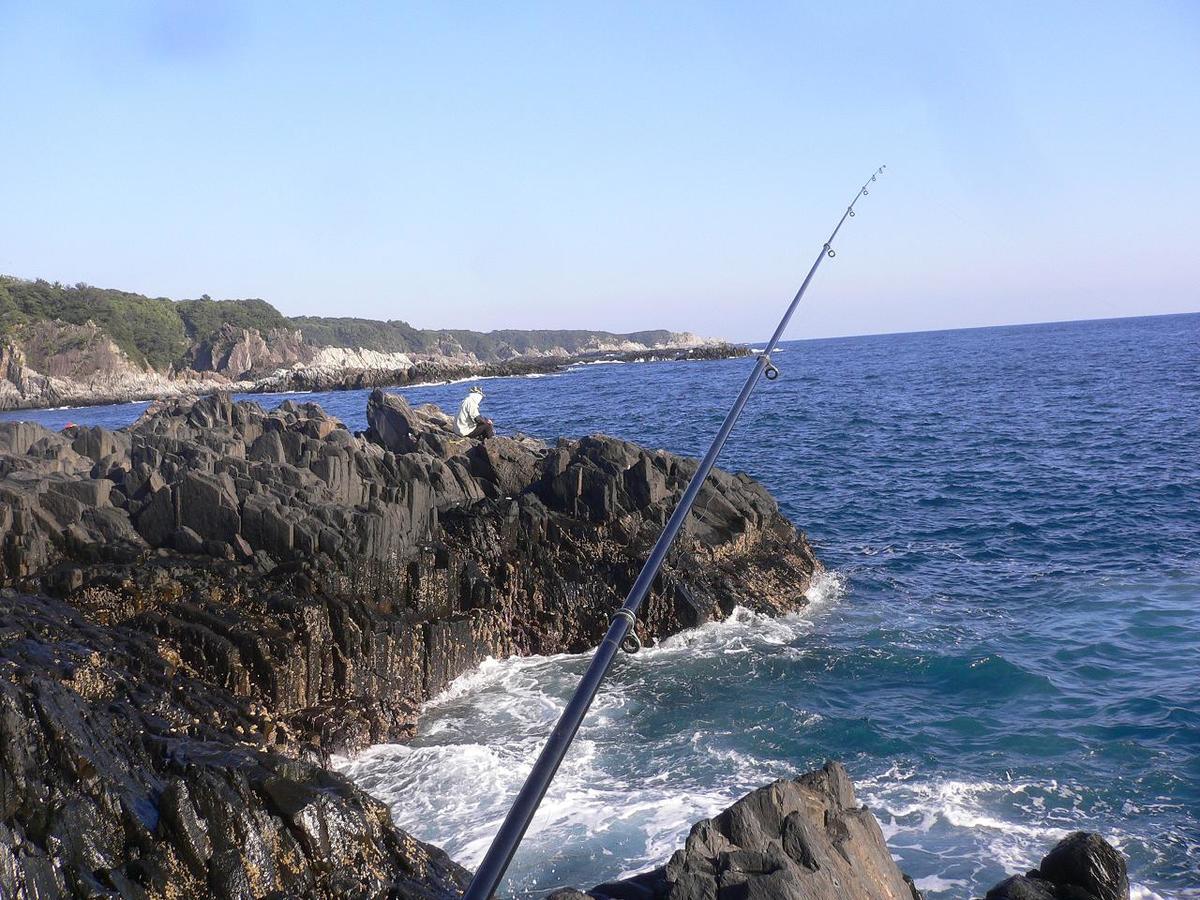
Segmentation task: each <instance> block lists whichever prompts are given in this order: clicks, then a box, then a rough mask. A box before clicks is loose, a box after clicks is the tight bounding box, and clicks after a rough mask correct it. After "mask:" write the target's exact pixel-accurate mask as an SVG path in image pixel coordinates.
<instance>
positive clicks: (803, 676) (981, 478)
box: [8, 315, 1200, 898]
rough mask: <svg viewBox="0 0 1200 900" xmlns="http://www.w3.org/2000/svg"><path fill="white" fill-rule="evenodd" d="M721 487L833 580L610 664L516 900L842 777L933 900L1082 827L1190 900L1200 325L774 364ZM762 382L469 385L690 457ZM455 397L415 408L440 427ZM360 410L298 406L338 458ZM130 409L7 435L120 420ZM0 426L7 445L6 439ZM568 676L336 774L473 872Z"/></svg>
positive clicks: (835, 345) (561, 661)
mask: <svg viewBox="0 0 1200 900" xmlns="http://www.w3.org/2000/svg"><path fill="white" fill-rule="evenodd" d="M774 359H775V362H776V363H777V365H778V366H779V368H780V369H781V371H782V377H781V378H780V379H779V380H778V381H775V382H770V383H768V382H764V383H763V384H762V385H760V387H759V389H758V391H757V392H756V394H755V396H754V398H753V399H752V400H751V403H750V406H749V407H748V408H747V410H746V414H745V416H744V418H743V421H742V423H741V425H739V427H738V429H737V430H736V431H735V432H734V435H733V438H732V439H731V441H730V443H729V445H728V447H727V449H726V452H725V454H724V456H723V457H722V465H723V466H724V467H725V468H728V469H734V470H743V471H746V472H749V473H750V474H751V475H753V476H755V477H756V478H758V479H760V480H761V481H763V482H764V483H765V484H766V485H767V486H768V487H769V488H770V489H771V491H772V492H773V494H774V495H775V496H776V497H777V498H778V499H779V501H780V504H781V506H782V508H783V510H784V512H785V513H786V514H787V515H788V516H789V517H790V518H791V519H792V520H793V521H794V522H795V523H796V524H797V525H798V526H800V527H801V528H802V529H804V530H805V531H806V532H807V533H808V535H809V537H810V538H811V539H812V540H813V542H814V544H815V546H816V549H817V553H818V555H819V556H820V558H821V559H822V560H823V561H824V563H825V565H826V566H827V569H828V573H827V574H826V575H824V576H823V577H822V578H820V579H819V580H818V581H817V583H816V584H814V585H813V587H812V589H811V591H810V599H811V601H812V602H811V603H810V605H809V606H808V607H807V608H806V609H805V610H803V611H802V612H800V613H799V614H797V615H794V616H789V617H785V618H783V619H776V620H772V619H767V618H763V617H761V616H757V615H754V614H752V613H749V612H746V611H739V612H738V613H736V614H735V615H734V616H733V617H732V618H731V619H730V620H729V621H728V622H724V623H719V624H711V625H707V626H705V627H703V628H700V629H697V630H695V631H691V632H687V633H684V634H681V635H678V636H676V637H673V638H671V639H669V640H667V641H664V642H662V643H661V644H660V645H658V646H655V647H651V648H648V649H646V650H644V651H643V652H642V653H640V654H638V655H636V656H625V655H621V656H620V657H619V658H618V661H617V664H616V666H615V668H614V670H613V673H612V676H611V678H610V679H609V681H608V683H607V685H606V687H605V688H604V689H603V690H602V691H601V693H600V695H599V697H598V698H597V700H596V703H595V705H594V706H593V708H592V711H591V712H590V713H589V716H588V719H587V721H586V722H585V724H584V726H583V728H582V729H581V731H580V734H579V738H578V739H577V741H576V743H575V746H574V748H573V749H572V751H571V753H570V755H569V756H568V757H567V760H566V762H565V763H564V766H563V768H562V770H561V771H560V773H559V775H558V778H557V779H556V780H555V782H554V784H553V786H552V787H551V789H550V792H549V794H548V796H547V798H546V801H545V803H544V804H543V806H542V809H541V811H540V813H539V814H538V817H537V818H536V819H535V820H534V824H533V827H532V828H531V829H530V831H529V834H528V836H527V837H526V840H525V843H524V844H523V846H522V848H521V850H520V851H519V853H518V854H517V857H516V859H515V861H514V864H513V867H512V869H511V870H510V879H509V881H508V882H507V888H506V889H507V890H508V891H510V892H512V893H517V894H524V893H526V892H534V893H538V892H545V891H547V890H549V889H550V888H553V887H555V886H559V885H563V884H575V885H579V886H585V887H586V886H589V885H592V884H595V883H597V882H599V881H602V880H606V879H611V878H616V877H618V876H622V875H628V874H631V873H634V872H637V871H640V870H642V869H645V868H647V867H650V866H654V865H658V864H660V863H662V862H664V861H665V860H666V859H667V858H668V856H669V855H670V853H671V852H672V850H674V849H675V848H676V847H678V846H679V845H680V844H681V842H682V840H683V838H684V837H685V836H686V834H687V830H688V828H689V826H690V824H691V823H692V822H694V821H695V820H697V819H700V818H702V817H705V816H709V815H712V814H713V813H715V812H717V811H719V810H720V809H722V808H723V807H725V806H726V805H728V804H729V803H730V802H732V801H733V800H734V799H736V798H737V797H739V796H740V795H741V794H743V793H745V792H746V791H748V790H750V789H752V788H754V787H757V786H759V785H761V784H765V783H767V782H769V781H771V780H772V779H775V778H781V777H788V776H792V775H795V774H797V773H799V772H802V771H805V770H807V769H810V768H812V767H814V766H817V765H820V764H821V763H822V762H823V761H824V760H826V759H830V758H832V759H839V760H842V761H843V762H844V763H845V764H846V765H847V767H848V768H849V770H850V772H851V775H852V776H853V777H854V779H855V783H856V785H857V789H858V796H859V799H860V800H861V801H863V802H865V803H866V804H867V805H869V806H870V808H871V809H872V810H873V811H874V813H875V815H876V816H877V817H878V819H879V821H880V823H881V825H882V826H883V830H884V833H885V834H886V836H887V838H888V843H889V846H890V847H891V849H892V852H893V854H894V855H895V856H896V857H897V859H898V860H899V862H900V864H901V866H902V867H903V868H904V870H905V871H907V872H909V873H910V874H911V875H912V876H913V877H914V878H915V879H916V880H917V883H918V884H919V885H920V886H921V887H922V888H923V889H924V890H925V891H926V892H927V895H928V896H929V897H931V898H960V897H970V896H981V895H982V893H983V892H984V891H985V890H986V889H987V887H989V886H990V885H992V884H994V883H995V882H996V881H998V880H1000V879H1001V878H1002V877H1004V876H1005V875H1006V874H1007V873H1011V872H1016V871H1023V870H1024V869H1025V868H1028V867H1030V866H1033V865H1036V863H1037V860H1038V859H1039V858H1040V857H1041V855H1042V854H1043V853H1045V851H1046V850H1048V849H1049V848H1050V846H1051V845H1052V844H1053V843H1054V842H1055V841H1056V840H1057V839H1058V838H1060V837H1061V836H1063V835H1065V834H1066V833H1068V832H1069V831H1071V830H1074V829H1079V828H1083V829H1089V830H1096V831H1100V832H1101V833H1103V834H1104V835H1105V836H1107V837H1108V838H1109V839H1110V840H1112V841H1113V842H1114V843H1116V844H1117V845H1118V846H1119V847H1120V849H1121V850H1122V851H1123V852H1124V853H1125V854H1126V855H1127V856H1128V859H1129V864H1130V872H1131V876H1132V880H1133V882H1134V883H1135V895H1140V896H1141V897H1146V898H1150V897H1164V898H1182V897H1200V315H1183V316H1163V317H1153V318H1142V319H1124V320H1110V321H1100V322H1081V323H1065V324H1055V325H1038V326H1021V327H1009V328H990V329H978V330H966V331H948V332H935V333H922V334H907V335H888V336H878V337H859V338H844V339H834V340H819V341H802V342H791V343H788V344H786V345H785V347H784V348H783V350H782V351H781V352H779V353H778V354H776V355H775V357H774ZM752 364H753V362H752V361H751V360H746V359H741V360H726V361H722V362H674V363H673V362H661V363H644V364H637V363H632V364H627V365H613V366H580V367H577V368H574V369H572V370H570V371H568V372H566V373H563V374H560V375H555V376H551V377H546V378H538V379H528V378H525V379H518V378H514V379H488V380H486V381H485V382H484V389H485V391H486V399H485V401H484V411H485V413H487V414H488V415H490V416H492V417H493V418H495V419H496V421H497V423H498V424H499V426H500V430H501V431H502V432H507V433H512V432H514V431H522V432H525V433H527V434H532V435H537V436H539V437H544V438H547V439H553V438H555V437H557V436H558V435H567V436H577V435H582V434H588V433H592V432H598V431H599V432H604V433H607V434H612V435H617V436H619V437H623V438H628V439H630V440H635V441H638V442H641V443H643V444H647V445H649V446H652V447H662V448H665V449H668V450H672V451H675V452H678V453H686V454H691V455H699V454H700V453H701V452H703V450H704V449H705V447H706V445H707V443H708V440H709V439H710V437H711V435H712V434H713V433H714V432H715V430H716V428H717V427H718V425H719V423H720V421H721V419H722V417H723V415H724V412H725V409H726V406H727V404H728V403H729V402H730V401H731V400H732V398H733V397H734V395H735V394H736V392H737V390H738V387H739V385H740V382H741V380H742V379H743V378H744V377H745V374H746V372H747V371H748V370H749V368H750V366H751V365H752ZM462 391H463V387H462V385H460V384H456V385H443V386H427V387H416V388H405V389H402V393H404V394H406V395H407V396H408V397H409V399H410V400H411V401H412V402H415V403H419V402H436V403H439V404H440V405H442V406H443V407H444V408H447V409H451V408H454V407H456V405H457V403H458V401H459V400H460V399H461V394H462ZM365 394H366V392H363V391H353V392H338V393H330V394H308V395H287V396H278V395H275V396H264V397H262V398H259V399H260V402H263V403H264V404H265V405H274V404H275V403H278V402H281V401H282V400H284V399H292V400H295V401H305V400H315V401H317V402H319V403H321V404H322V405H323V406H324V407H325V408H326V409H327V410H329V411H330V412H332V413H334V414H335V415H338V416H340V417H342V418H343V419H344V420H345V421H346V422H347V424H348V425H349V426H350V427H351V428H354V429H359V428H363V427H364V407H365ZM140 409H141V407H140V406H138V405H129V404H126V405H123V406H118V407H97V408H94V409H86V410H64V411H54V412H45V413H35V414H28V413H27V414H21V415H20V416H19V417H23V418H34V419H38V420H41V421H44V422H46V423H47V424H49V425H51V426H57V427H61V426H62V425H64V424H66V422H67V421H74V422H77V423H80V424H83V423H93V422H98V423H102V424H107V425H110V426H120V425H124V424H127V423H128V422H129V421H130V420H132V419H133V418H134V417H135V416H136V415H137V414H138V412H139V411H140ZM8 417H9V418H11V417H13V416H12V415H11V414H10V415H9V416H8ZM586 664H587V656H586V655H578V656H554V657H536V658H532V659H513V660H492V661H488V662H486V663H484V664H483V665H482V666H481V667H480V668H479V669H478V670H477V671H474V672H472V673H469V674H467V675H464V676H463V677H461V678H459V679H458V680H457V681H456V682H455V683H454V684H453V685H452V686H451V688H450V689H449V690H448V691H447V692H446V693H444V694H443V695H442V696H440V697H438V698H437V699H435V700H434V701H433V702H432V703H430V704H429V705H428V706H427V708H426V710H425V714H424V717H423V719H422V722H421V732H420V735H419V736H418V737H417V738H416V739H415V740H414V741H413V742H411V743H410V744H407V745H404V746H380V747H375V748H372V749H371V750H369V751H367V752H366V753H364V754H362V755H360V756H358V757H357V758H355V759H353V760H346V761H343V762H342V767H343V768H344V770H345V771H346V772H348V773H349V774H350V775H351V776H352V777H353V778H354V779H355V780H356V781H357V782H358V783H359V784H360V785H362V786H363V787H364V788H366V789H367V790H369V791H370V792H371V793H373V794H374V795H375V796H377V797H379V798H380V799H382V800H383V801H384V802H386V803H388V804H389V806H390V808H391V810H392V813H393V815H394V817H395V820H396V822H397V824H399V825H401V826H403V827H404V828H407V829H409V830H410V831H412V832H413V833H414V834H416V835H417V836H419V837H421V838H423V839H425V840H428V841H431V842H433V843H436V844H438V845H440V846H442V847H444V848H446V849H447V850H448V851H449V852H450V853H451V855H452V856H454V857H455V858H456V859H457V860H459V861H460V862H462V863H463V864H465V865H467V866H471V865H474V864H476V863H477V862H478V861H479V860H480V858H481V857H482V855H483V853H484V851H485V850H486V848H487V844H488V842H489V840H490V838H491V837H492V835H493V834H494V833H495V831H496V828H497V827H498V825H499V822H500V821H501V819H502V817H503V815H504V813H505V811H506V809H507V806H508V804H509V802H510V801H511V799H512V797H513V795H514V794H515V792H516V790H517V788H518V786H519V785H520V782H521V780H522V778H523V776H524V775H525V774H526V773H527V772H528V770H529V767H530V765H531V763H532V761H533V759H534V758H535V756H536V754H537V751H538V749H539V747H540V744H541V742H542V741H543V740H544V739H545V737H546V735H547V733H548V732H549V730H550V727H551V726H552V724H553V722H554V720H555V718H556V717H557V715H558V714H559V712H560V711H561V710H562V708H563V705H564V703H565V701H566V698H567V697H568V696H569V694H570V692H571V689H572V688H573V686H574V683H575V680H576V679H577V678H578V676H579V675H580V674H581V673H582V671H583V669H584V668H585V666H586Z"/></svg>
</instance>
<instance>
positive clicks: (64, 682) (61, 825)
mask: <svg viewBox="0 0 1200 900" xmlns="http://www.w3.org/2000/svg"><path fill="white" fill-rule="evenodd" d="M373 399H375V398H373ZM405 406H406V405H405ZM405 406H402V405H401V404H399V403H393V402H391V401H389V400H388V398H386V397H380V398H378V399H376V417H375V422H377V423H379V422H382V420H381V419H380V418H379V416H380V414H381V411H383V410H388V411H389V415H390V412H392V411H398V413H400V414H403V415H402V418H403V419H404V422H405V423H406V425H407V428H408V431H407V432H402V431H401V429H400V427H399V425H397V427H396V429H395V432H394V433H395V434H401V433H403V434H406V435H407V437H406V439H405V441H404V442H402V443H399V442H397V443H393V446H394V447H397V448H403V447H408V448H409V449H407V450H404V449H400V451H399V452H397V450H396V449H389V448H388V447H385V446H384V445H383V444H382V443H381V442H380V441H383V440H388V439H390V438H385V432H384V431H382V430H379V429H376V428H375V427H374V425H373V428H372V431H371V433H370V434H369V435H353V434H350V433H349V432H348V431H347V430H346V429H345V427H344V426H342V424H341V423H340V422H338V421H337V420H336V419H333V418H331V417H329V416H327V415H326V414H325V413H324V411H323V410H321V409H320V408H319V407H317V406H315V405H313V404H296V403H291V402H287V403H284V404H283V405H282V406H281V407H279V408H278V409H276V410H274V411H272V412H270V413H267V412H264V411H263V410H262V409H261V408H259V407H258V406H257V405H255V404H253V403H232V402H231V401H230V399H229V398H228V397H227V396H221V395H214V396H211V397H206V398H204V399H202V400H198V401H171V402H167V403H164V404H159V405H156V406H154V407H152V408H151V409H150V410H148V411H147V413H146V414H145V415H144V416H143V417H142V418H141V419H139V420H138V422H136V423H135V424H134V425H133V426H131V427H130V428H129V429H127V430H125V431H123V432H116V433H111V432H106V431H104V430H103V429H70V430H68V431H67V432H65V433H63V434H55V433H53V432H50V431H47V430H46V429H43V428H38V427H30V426H27V425H22V424H17V423H0V586H4V585H7V586H9V587H10V588H12V589H16V591H17V592H15V593H14V592H9V593H7V594H5V595H2V596H0V601H2V604H3V606H2V609H0V666H3V672H4V675H5V677H4V678H0V696H3V697H4V698H5V699H4V706H3V708H2V709H0V894H3V895H4V896H8V895H10V894H12V895H13V896H17V897H21V896H26V895H27V896H49V897H54V896H62V895H77V894H88V893H89V892H90V893H91V894H92V895H97V896H102V895H104V894H105V892H108V893H109V894H116V895H119V896H129V897H140V896H156V895H161V894H162V893H163V890H164V889H163V888H162V885H163V884H175V883H178V884H181V885H185V886H186V887H185V889H183V890H182V891H181V893H180V894H178V896H218V897H225V896H230V897H241V896H267V895H269V894H271V892H272V891H274V892H276V893H275V896H289V897H290V896H323V897H342V896H363V897H367V896H387V895H389V894H393V895H398V896H429V897H437V896H447V895H449V894H450V893H452V892H453V890H454V886H455V885H457V884H459V883H460V881H461V877H462V873H461V871H460V870H458V869H457V868H456V867H454V866H453V864H451V863H449V861H448V860H446V859H445V858H444V856H442V855H440V853H439V852H438V851H435V850H433V849H432V848H428V847H425V846H424V845H421V844H420V843H419V842H417V841H414V840H413V839H412V838H410V837H408V836H407V835H405V834H403V833H402V832H400V831H398V830H396V829H395V828H393V827H392V826H391V824H390V823H389V822H388V821H387V816H386V814H384V813H383V811H382V807H380V806H378V804H374V803H373V801H371V800H370V799H369V798H367V797H366V796H365V795H364V794H362V793H361V792H360V791H358V790H357V789H355V788H354V787H353V786H352V785H349V784H348V783H346V782H345V781H343V780H342V779H340V778H337V777H336V776H333V775H331V774H329V773H328V772H325V771H324V770H323V769H321V768H320V766H321V765H322V764H323V763H324V762H325V761H326V760H327V757H328V754H329V753H331V752H335V751H342V752H345V751H353V750H356V749H359V748H362V747H364V746H366V745H368V744H371V743H376V742H380V741H385V740H398V739H403V738H405V737H407V736H410V735H411V734H412V733H413V731H414V729H415V727H416V720H417V713H418V710H419V708H420V704H421V703H422V702H424V701H425V700H427V699H429V698H430V697H432V696H433V695H435V694H437V693H438V692H440V691H441V690H443V689H444V688H445V687H446V685H447V684H449V682H450V681H451V680H452V679H454V678H455V677H457V676H458V675H460V674H462V673H464V672H466V671H468V670H470V669H471V668H472V667H474V666H475V665H477V664H478V663H479V662H481V661H482V660H483V659H484V658H486V657H488V656H497V657H500V656H508V655H513V654H528V653H557V652H564V651H581V650H584V649H587V648H589V647H591V646H593V645H594V644H595V643H596V642H597V641H598V640H599V638H600V636H601V635H602V634H603V633H604V631H605V629H606V627H607V624H608V620H609V617H610V616H611V614H612V611H613V610H614V609H616V608H617V606H618V605H619V603H620V601H621V599H623V597H624V595H625V593H626V592H627V590H628V589H629V587H630V585H631V584H632V582H633V580H634V578H635V577H636V575H637V573H638V571H639V569H640V566H641V563H642V560H643V559H644V557H645V554H646V552H647V551H648V549H649V547H650V546H651V544H652V543H653V540H654V538H655V537H656V536H657V532H658V529H659V528H660V527H661V525H662V523H663V522H664V521H665V519H666V517H667V516H668V515H669V513H670V511H671V509H672V508H673V505H674V503H675V501H676V500H677V498H678V497H679V495H680V493H681V492H682V490H683V488H684V486H685V484H686V482H687V479H688V477H689V476H690V475H691V474H692V473H693V472H694V471H695V465H696V464H695V462H694V461H691V460H685V459H681V458H678V457H674V456H671V455H670V454H666V453H662V452H648V451H646V450H643V449H642V448H640V447H637V446H636V445H633V444H628V443H625V442H622V441H617V440H613V439H611V438H606V437H602V436H594V437H591V438H585V439H583V440H576V441H560V442H559V443H558V444H556V445H555V446H553V447H551V446H548V445H546V444H543V443H541V442H538V441H530V440H525V439H523V440H513V439H505V438H495V439H490V440H488V441H484V442H478V441H472V440H468V439H463V438H459V437H457V436H455V435H453V434H452V433H451V432H450V431H449V428H448V421H449V420H448V417H446V416H445V415H444V414H441V413H440V412H438V411H436V410H433V409H430V408H420V409H417V410H412V409H411V408H409V409H408V410H406V409H405ZM387 434H388V435H392V434H393V433H392V432H387ZM371 438H377V440H372V439H371ZM816 570H817V563H816V561H815V559H814V557H813V555H812V551H811V548H810V547H809V545H808V543H807V541H806V540H805V539H804V537H803V535H800V534H798V533H797V531H796V530H795V528H794V527H793V526H792V525H791V524H790V523H789V522H788V521H787V520H786V519H785V518H784V517H783V516H782V515H780V513H779V511H778V509H777V507H776V505H775V503H774V501H772V500H771V498H770V496H769V495H768V494H767V492H766V491H765V490H764V489H763V488H762V487H761V486H759V485H757V484H756V483H755V482H753V481H751V480H750V479H748V478H746V477H744V476H731V475H727V474H725V473H714V475H713V477H711V478H710V479H709V480H708V481H707V482H706V484H705V486H704V490H703V492H702V494H701V499H700V504H699V512H698V513H697V515H696V516H693V517H692V519H691V521H689V524H688V526H687V528H686V529H685V531H684V533H683V534H682V535H681V537H680V540H679V542H678V544H677V546H676V547H675V549H674V550H673V551H672V554H671V555H670V557H669V558H668V560H667V563H666V565H665V566H664V569H663V574H662V576H661V577H660V578H659V579H657V581H656V583H655V585H654V587H653V590H652V592H651V594H650V596H649V597H648V599H647V601H646V604H645V606H644V607H643V613H642V615H641V616H640V618H639V622H638V624H637V630H638V633H639V635H640V636H641V637H642V638H643V640H650V639H654V638H658V637H662V636H665V635H668V634H671V633H674V632H676V631H679V630H680V629H682V628H685V627H689V626H692V625H697V624H700V623H702V622H704V621H707V620H709V619H712V618H716V617H721V616H724V615H726V614H728V613H729V612H730V611H731V610H732V609H733V607H734V606H735V605H737V604H741V605H745V606H749V607H751V608H754V609H758V610H760V611H763V612H768V613H771V612H783V611H786V610H790V609H795V608H797V607H799V606H802V605H803V604H804V602H805V599H804V592H805V591H806V589H807V588H808V586H809V584H810V581H811V578H812V576H813V574H814V573H815V572H816ZM330 860H334V861H336V864H333V863H331V862H330ZM5 879H7V880H5ZM164 879H165V881H164ZM189 879H190V880H189ZM20 884H24V885H27V886H33V887H37V886H39V885H40V886H41V887H42V888H44V890H42V892H41V893H40V894H37V893H27V894H26V895H22V894H20V893H13V892H14V891H16V890H17V888H16V887H14V886H15V885H20ZM26 890H27V891H29V890H32V888H29V887H27V888H26ZM422 892H424V893H422Z"/></svg>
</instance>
